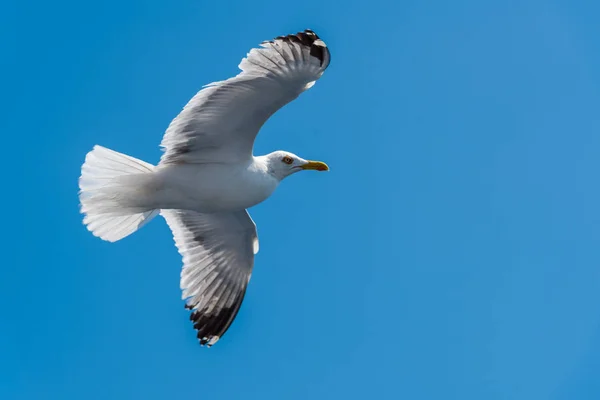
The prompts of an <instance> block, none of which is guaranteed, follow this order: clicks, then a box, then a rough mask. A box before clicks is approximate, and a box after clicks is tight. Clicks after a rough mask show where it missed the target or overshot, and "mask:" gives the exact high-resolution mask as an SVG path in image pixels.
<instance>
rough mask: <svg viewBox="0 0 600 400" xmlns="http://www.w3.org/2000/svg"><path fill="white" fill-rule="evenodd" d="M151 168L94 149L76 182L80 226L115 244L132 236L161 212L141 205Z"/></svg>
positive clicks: (113, 153) (120, 156) (99, 147)
mask: <svg viewBox="0 0 600 400" xmlns="http://www.w3.org/2000/svg"><path fill="white" fill-rule="evenodd" d="M153 169H154V166H153V165H152V164H148V163H146V162H144V161H141V160H138V159H135V158H133V157H130V156H128V155H125V154H121V153H118V152H116V151H113V150H110V149H107V148H105V147H102V146H94V149H93V150H92V151H90V152H89V153H88V154H87V155H86V157H85V163H84V164H83V166H82V167H81V177H80V178H79V189H80V191H79V201H80V202H81V212H82V213H83V214H85V217H84V219H83V223H84V224H85V225H86V226H87V228H88V230H89V231H90V232H92V234H93V235H94V236H98V237H100V238H101V239H103V240H107V241H109V242H116V241H117V240H120V239H123V238H124V237H126V236H128V235H130V234H132V233H133V232H135V231H136V230H138V229H139V228H141V227H142V226H143V225H145V224H146V223H148V222H150V220H151V219H152V218H154V217H155V216H157V215H158V213H159V211H160V210H152V209H147V208H144V207H142V206H140V204H142V203H141V202H140V200H143V199H140V198H139V197H140V196H142V195H143V191H141V190H140V184H141V183H142V182H145V181H146V180H145V179H143V178H145V176H144V175H146V174H148V173H150V172H152V171H153Z"/></svg>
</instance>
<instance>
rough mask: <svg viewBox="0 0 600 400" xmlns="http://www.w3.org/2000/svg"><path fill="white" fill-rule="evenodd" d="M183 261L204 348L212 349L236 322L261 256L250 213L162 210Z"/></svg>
mask: <svg viewBox="0 0 600 400" xmlns="http://www.w3.org/2000/svg"><path fill="white" fill-rule="evenodd" d="M161 214H162V215H163V216H164V217H165V219H166V220H167V224H168V225H169V227H170V228H171V231H172V232H173V237H174V239H175V245H176V246H177V249H178V250H179V253H180V254H181V256H182V257H183V269H182V271H181V289H182V290H183V296H182V297H183V299H184V300H185V301H186V308H188V309H190V310H192V314H191V316H190V319H191V320H192V321H193V323H194V328H195V329H196V330H197V331H198V339H199V340H200V344H201V345H205V344H206V345H208V346H209V347H210V346H212V345H213V344H215V343H216V342H217V340H219V338H220V337H222V336H223V334H224V333H225V332H226V331H227V328H229V326H230V325H231V323H232V322H233V319H234V318H235V316H236V314H237V312H238V310H239V309H240V306H241V304H242V300H243V299H244V294H245V292H246V286H247V285H248V281H249V280H250V275H251V274H252V267H253V265H254V255H255V254H256V253H257V252H258V236H257V234H256V225H255V224H254V221H252V218H250V215H249V214H248V212H247V211H245V210H242V211H236V212H231V213H218V214H201V213H197V212H194V211H183V210H163V211H161Z"/></svg>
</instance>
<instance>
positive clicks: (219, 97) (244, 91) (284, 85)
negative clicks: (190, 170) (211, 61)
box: [161, 30, 330, 164]
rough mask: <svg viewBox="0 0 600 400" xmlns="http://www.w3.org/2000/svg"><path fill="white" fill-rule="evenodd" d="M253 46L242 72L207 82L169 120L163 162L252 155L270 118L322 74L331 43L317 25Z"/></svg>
mask: <svg viewBox="0 0 600 400" xmlns="http://www.w3.org/2000/svg"><path fill="white" fill-rule="evenodd" d="M261 47H262V48H255V49H252V50H250V52H249V53H248V55H247V56H246V58H244V59H243V60H242V62H241V63H240V65H239V68H240V69H241V70H242V72H240V73H239V74H238V75H237V76H235V77H233V78H230V79H227V80H226V81H221V82H214V83H211V84H209V85H207V86H205V87H204V88H203V89H202V90H200V91H199V92H198V93H197V94H196V96H194V97H193V98H192V99H191V100H190V101H189V103H188V104H187V105H186V106H185V107H184V109H183V111H181V113H180V114H179V115H178V116H177V117H176V118H175V119H174V120H173V121H172V122H171V124H170V125H169V127H168V129H167V131H166V133H165V135H164V137H163V140H162V143H161V147H162V148H163V150H164V151H165V153H164V154H163V156H162V158H161V163H162V164H168V163H205V162H239V161H245V160H247V159H249V158H250V157H251V156H252V147H253V145H254V139H255V138H256V135H257V133H258V131H259V129H260V128H261V127H262V125H263V124H264V123H265V122H266V121H267V119H268V118H269V117H270V116H271V115H273V114H274V113H275V112H276V111H277V110H278V109H280V108H281V107H283V106H284V105H286V104H287V103H289V102H290V101H292V100H294V99H295V98H296V97H298V96H299V95H300V93H302V92H303V91H305V90H307V89H308V88H310V87H311V86H312V85H313V84H314V82H315V81H316V80H317V79H319V78H320V77H321V75H322V74H323V72H324V71H325V69H326V68H327V66H328V65H329V60H330V54H329V50H328V49H327V47H326V45H325V43H324V42H323V41H322V40H321V39H319V37H318V36H317V35H316V34H315V33H314V32H313V31H311V30H305V31H304V32H299V33H297V34H295V35H288V36H280V37H277V38H275V39H273V40H271V41H268V42H263V43H262V44H261Z"/></svg>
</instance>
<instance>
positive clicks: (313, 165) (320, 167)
mask: <svg viewBox="0 0 600 400" xmlns="http://www.w3.org/2000/svg"><path fill="white" fill-rule="evenodd" d="M301 168H302V169H314V170H316V171H329V167H328V166H327V164H325V163H324V162H321V161H309V162H308V163H306V164H304V165H303V166H302V167H301Z"/></svg>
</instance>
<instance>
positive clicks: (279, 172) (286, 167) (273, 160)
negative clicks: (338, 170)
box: [265, 151, 329, 180]
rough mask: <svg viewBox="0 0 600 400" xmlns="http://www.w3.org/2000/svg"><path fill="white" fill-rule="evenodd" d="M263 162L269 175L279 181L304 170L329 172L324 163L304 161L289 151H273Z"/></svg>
mask: <svg viewBox="0 0 600 400" xmlns="http://www.w3.org/2000/svg"><path fill="white" fill-rule="evenodd" d="M265 161H266V165H267V168H268V170H269V173H271V174H272V175H273V176H275V177H276V178H277V179H279V180H282V179H283V178H285V177H287V176H290V175H292V174H295V173H296V172H299V171H304V170H315V171H329V167H328V166H327V164H325V163H324V162H321V161H310V160H305V159H303V158H300V157H298V156H297V155H295V154H292V153H290V152H289V151H274V152H273V153H271V154H268V155H266V156H265Z"/></svg>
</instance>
